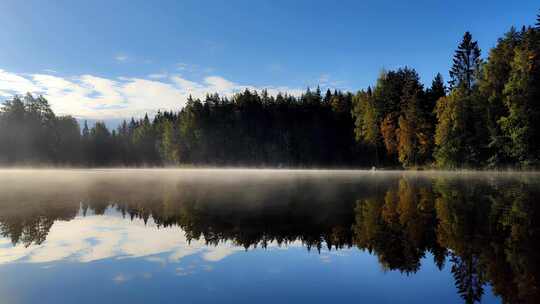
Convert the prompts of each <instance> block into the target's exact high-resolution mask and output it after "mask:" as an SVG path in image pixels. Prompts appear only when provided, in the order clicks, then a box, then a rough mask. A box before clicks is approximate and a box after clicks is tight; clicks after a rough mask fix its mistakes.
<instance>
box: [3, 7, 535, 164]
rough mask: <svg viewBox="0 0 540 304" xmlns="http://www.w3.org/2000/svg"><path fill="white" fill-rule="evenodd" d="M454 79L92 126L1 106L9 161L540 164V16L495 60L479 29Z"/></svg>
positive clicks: (403, 80) (263, 99) (391, 79)
mask: <svg viewBox="0 0 540 304" xmlns="http://www.w3.org/2000/svg"><path fill="white" fill-rule="evenodd" d="M449 74H450V81H449V82H448V86H447V85H446V84H445V81H444V80H443V77H442V76H441V75H440V74H437V76H436V77H435V79H434V80H433V82H432V85H431V86H430V87H428V88H425V87H424V85H423V84H422V82H421V81H420V78H419V76H418V73H417V72H416V71H415V70H414V69H412V68H409V67H405V68H401V69H398V70H395V71H385V72H383V73H382V74H381V76H380V77H379V79H378V80H377V83H376V84H375V85H374V86H373V87H369V88H367V89H365V90H361V91H359V92H358V93H356V94H351V93H346V92H340V91H334V92H332V91H330V90H328V91H326V93H325V94H322V93H321V91H320V89H319V88H317V90H315V91H311V90H309V89H308V90H307V91H306V92H305V93H304V94H302V95H301V96H298V97H296V96H290V95H287V94H278V95H277V96H269V95H268V93H267V92H266V91H262V92H260V93H258V92H255V91H250V90H246V91H244V92H242V93H238V94H236V95H234V96H232V97H230V98H229V97H225V96H219V95H217V94H214V95H208V96H206V98H205V99H204V100H200V99H193V98H191V97H190V98H189V100H188V102H187V104H186V106H185V107H184V108H183V109H181V110H180V111H179V112H174V111H171V112H158V114H157V115H156V116H155V117H154V118H153V119H152V120H150V119H149V118H148V116H145V117H144V119H141V120H135V119H131V121H129V122H128V121H124V122H123V123H122V124H121V125H120V126H119V127H118V128H117V129H116V130H113V131H112V132H111V131H110V130H108V129H107V128H106V126H105V124H104V123H102V122H98V123H96V124H95V126H93V127H92V128H89V127H88V126H87V125H86V123H85V125H84V127H83V128H82V131H81V130H80V127H79V125H78V124H77V122H76V120H74V119H73V118H72V117H57V116H55V114H54V113H53V112H52V110H51V109H50V107H49V105H48V103H47V101H46V100H45V99H44V98H43V97H41V96H40V97H37V98H36V97H33V96H32V95H30V94H28V95H27V96H25V97H18V96H16V97H14V98H13V99H12V100H8V101H6V102H5V103H4V105H3V107H2V109H1V111H0V162H1V163H3V164H35V163H49V164H65V165H86V166H112V165H121V166H124V165H125V166H140V165H150V166H162V165H179V164H190V165H217V166H271V167H345V166H347V167H348V166H355V167H370V166H384V167H404V168H417V167H439V168H505V167H514V168H525V169H526V168H537V167H538V166H539V165H540V143H539V141H538V140H536V139H538V138H539V135H540V15H539V16H538V21H537V24H536V26H535V27H532V26H528V27H527V26H524V27H522V28H521V29H520V30H517V29H515V28H511V29H510V30H509V31H508V32H507V33H506V34H505V35H504V37H502V38H500V39H499V40H498V42H497V44H496V46H495V47H494V48H493V49H491V50H490V52H489V54H488V56H487V58H486V59H485V60H483V59H482V57H481V51H480V48H479V46H478V43H477V42H476V41H474V39H473V37H472V36H471V34H470V33H469V32H467V33H465V35H464V37H463V40H462V42H461V43H460V44H459V46H458V48H457V50H456V52H455V55H454V58H453V65H452V69H451V70H450V73H449Z"/></svg>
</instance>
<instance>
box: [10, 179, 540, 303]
mask: <svg viewBox="0 0 540 304" xmlns="http://www.w3.org/2000/svg"><path fill="white" fill-rule="evenodd" d="M11 173H12V174H9V175H8V174H2V175H0V179H1V180H0V193H2V194H3V195H2V196H0V232H1V234H2V236H4V237H5V239H4V240H3V241H2V239H0V263H4V264H6V263H7V264H9V263H13V262H18V263H23V262H30V263H43V262H51V261H58V260H66V259H67V260H76V261H79V262H88V261H96V260H100V259H106V258H111V257H148V256H152V255H155V254H158V253H162V252H169V255H168V256H167V257H166V258H167V259H169V260H179V259H181V258H182V257H185V256H188V255H191V254H193V253H195V252H198V253H202V254H203V258H204V259H206V260H207V261H218V260H221V259H223V258H224V257H226V256H228V255H230V254H232V253H233V252H236V251H239V250H249V249H250V248H255V247H259V248H269V247H279V246H282V247H283V246H287V247H290V246H305V247H306V248H307V250H318V251H321V250H322V249H326V250H337V252H340V250H342V249H346V248H358V249H361V250H366V251H368V252H369V253H371V254H373V255H375V256H376V257H377V259H378V261H379V263H380V265H381V266H382V268H383V269H384V270H386V271H399V272H401V273H403V280H407V277H410V276H414V275H415V273H417V272H418V271H419V270H420V269H421V268H422V267H423V265H422V263H423V261H425V259H426V257H429V258H432V259H433V263H434V264H435V265H436V266H437V267H438V268H439V269H441V270H444V269H446V270H450V271H451V274H452V276H453V279H454V282H455V288H456V290H457V292H458V293H459V296H460V297H461V298H462V299H463V301H464V302H466V303H474V302H480V301H481V300H482V298H483V297H484V294H485V293H486V288H487V287H488V286H490V287H491V288H492V290H493V293H494V294H495V295H497V296H499V297H500V298H501V299H502V301H504V302H507V303H538V302H540V293H539V291H538V286H539V282H538V275H540V269H539V267H540V255H539V254H538V252H540V251H539V250H540V238H539V227H540V225H539V221H540V218H539V216H540V215H539V214H538V213H539V211H540V206H538V204H537V203H536V197H538V195H539V194H540V187H539V185H540V183H539V178H538V176H536V175H501V176H495V177H488V176H484V175H479V174H478V175H450V174H444V175H435V174H410V173H405V174H402V173H391V174H386V175H382V174H370V173H346V172H345V173H340V174H320V173H319V174H318V173H313V172H311V173H306V172H289V173H288V174H282V173H279V172H266V173H265V174H261V173H256V172H247V173H246V172H234V171H228V172H225V171H184V172H175V171H171V172H168V171H160V172H154V171H145V172H135V171H108V172H105V173H103V172H101V173H95V172H93V173H89V172H77V171H67V172H63V173H62V174H58V175H50V174H49V173H37V174H36V173H31V172H28V171H16V172H15V171H12V172H11ZM30 188H31V189H30ZM8 242H10V243H11V244H8ZM424 263H425V262H424ZM209 267H210V266H209ZM189 271H190V270H189V269H188V270H186V269H181V270H179V273H184V274H189ZM358 271H361V269H359V270H358ZM123 279H126V277H124V276H122V275H120V276H118V280H119V281H122V280H123Z"/></svg>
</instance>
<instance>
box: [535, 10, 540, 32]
mask: <svg viewBox="0 0 540 304" xmlns="http://www.w3.org/2000/svg"><path fill="white" fill-rule="evenodd" d="M535 25H536V29H537V30H540V12H538V14H537V15H536V24H535Z"/></svg>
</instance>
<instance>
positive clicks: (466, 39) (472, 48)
mask: <svg viewBox="0 0 540 304" xmlns="http://www.w3.org/2000/svg"><path fill="white" fill-rule="evenodd" d="M481 60H482V59H481V58H480V48H479V47H478V42H477V41H473V39H472V35H471V33H469V32H465V35H463V40H462V41H461V43H460V44H459V46H458V48H457V50H456V53H455V55H454V59H453V65H452V69H451V70H450V82H449V83H450V88H451V89H455V88H463V89H465V90H466V91H468V92H470V91H471V90H472V89H473V85H474V84H475V82H476V79H477V78H478V76H479V71H480V64H481Z"/></svg>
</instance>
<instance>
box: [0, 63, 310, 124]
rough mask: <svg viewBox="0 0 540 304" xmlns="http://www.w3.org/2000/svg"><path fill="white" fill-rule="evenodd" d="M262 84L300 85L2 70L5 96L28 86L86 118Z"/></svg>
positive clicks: (169, 105)
mask: <svg viewBox="0 0 540 304" xmlns="http://www.w3.org/2000/svg"><path fill="white" fill-rule="evenodd" d="M262 88H267V89H268V92H269V93H270V94H272V95H276V94H277V93H278V92H287V93H289V94H292V95H299V94H301V91H302V90H301V89H291V88H289V87H285V86H282V87H275V86H268V87H258V86H254V85H243V84H238V83H236V82H234V81H231V80H228V79H225V78H223V77H221V76H217V75H211V76H206V77H204V78H203V79H202V80H201V81H194V80H192V79H187V78H185V77H184V76H182V75H168V74H166V73H160V74H151V75H148V76H147V77H146V78H133V77H117V78H115V79H111V78H104V77H98V76H94V75H78V76H73V77H62V76H59V75H51V74H17V73H11V72H7V71H4V70H0V98H1V99H5V98H9V97H11V96H13V95H15V94H19V95H22V94H26V93H27V92H31V93H34V94H42V95H43V96H44V97H45V98H47V99H48V100H49V102H50V104H51V106H52V108H53V110H54V111H55V112H56V113H57V114H60V115H67V114H69V115H73V116H75V117H77V118H83V119H84V118H87V119H115V118H125V117H130V116H135V117H141V116H143V115H144V114H145V113H150V114H152V113H154V112H155V111H157V110H178V109H180V108H181V107H183V106H184V105H185V103H186V100H187V98H188V96H189V95H192V96H193V97H195V98H203V97H204V96H205V95H206V94H208V93H219V94H221V95H227V96H230V95H232V94H234V93H237V92H240V91H243V90H245V89H252V90H260V89H262Z"/></svg>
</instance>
